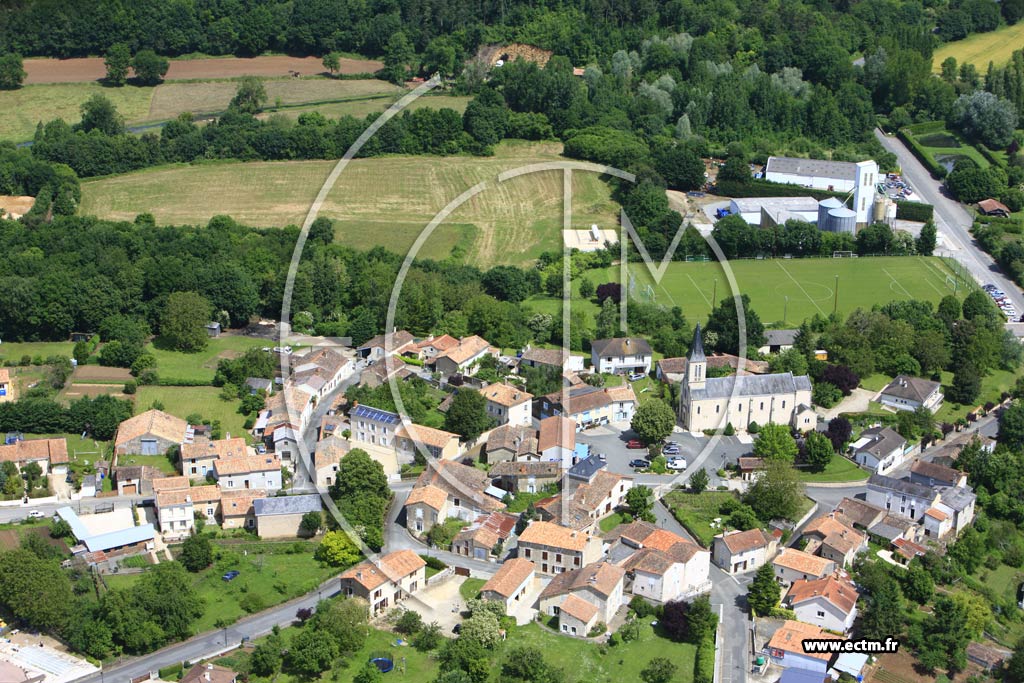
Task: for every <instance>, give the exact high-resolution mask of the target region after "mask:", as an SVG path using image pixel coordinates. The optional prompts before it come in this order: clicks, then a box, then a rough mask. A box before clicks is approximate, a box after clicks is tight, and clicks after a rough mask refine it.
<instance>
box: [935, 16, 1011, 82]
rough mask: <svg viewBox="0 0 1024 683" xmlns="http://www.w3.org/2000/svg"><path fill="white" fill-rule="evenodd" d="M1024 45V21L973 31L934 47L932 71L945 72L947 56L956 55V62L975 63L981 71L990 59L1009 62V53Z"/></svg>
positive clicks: (1003, 62)
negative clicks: (944, 65) (985, 31)
mask: <svg viewBox="0 0 1024 683" xmlns="http://www.w3.org/2000/svg"><path fill="white" fill-rule="evenodd" d="M1021 44H1024V22H1018V23H1016V24H1014V25H1013V26H1003V27H1000V28H999V29H997V30H995V31H989V32H987V33H973V34H971V35H969V36H968V37H966V38H964V39H963V40H956V41H953V42H950V43H945V44H944V45H940V46H939V47H937V48H935V53H934V54H933V55H932V71H934V72H935V73H939V72H940V71H942V62H943V61H944V60H945V59H946V58H947V57H954V58H956V62H957V65H960V64H965V63H966V64H974V65H975V66H976V67H977V68H978V71H979V72H982V71H984V70H985V69H986V68H987V67H988V63H989V62H995V64H996V66H1002V65H1003V64H1005V63H1006V62H1008V61H1010V56H1011V55H1012V54H1013V52H1014V51H1015V50H1019V49H1020V46H1021Z"/></svg>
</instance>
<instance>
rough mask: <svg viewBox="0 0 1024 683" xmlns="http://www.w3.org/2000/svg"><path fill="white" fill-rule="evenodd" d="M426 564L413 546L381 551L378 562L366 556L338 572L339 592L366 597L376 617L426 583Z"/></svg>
mask: <svg viewBox="0 0 1024 683" xmlns="http://www.w3.org/2000/svg"><path fill="white" fill-rule="evenodd" d="M426 566H427V563H426V562H424V561H423V558H421V557H420V556H419V555H417V554H416V553H415V552H413V551H412V550H398V551H396V552H393V553H388V554H387V555H383V556H381V557H380V565H379V566H378V565H374V564H373V562H371V561H369V560H366V561H364V562H360V563H359V564H357V565H355V566H354V567H350V568H349V569H346V570H345V571H344V572H343V573H342V574H341V577H340V582H341V594H342V595H344V596H345V597H348V598H352V597H358V598H362V599H363V600H366V602H367V603H369V612H370V616H371V617H375V616H377V615H378V614H380V613H381V612H383V611H386V610H388V609H390V608H391V607H395V606H397V605H398V604H399V603H401V602H402V601H403V600H405V598H407V597H409V596H410V595H412V594H413V593H415V592H416V591H418V590H419V589H420V588H422V587H423V586H425V585H426V570H425V567H426Z"/></svg>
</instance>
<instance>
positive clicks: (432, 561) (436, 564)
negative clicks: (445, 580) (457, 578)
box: [420, 555, 448, 571]
mask: <svg viewBox="0 0 1024 683" xmlns="http://www.w3.org/2000/svg"><path fill="white" fill-rule="evenodd" d="M420 557H421V558H422V559H423V561H424V562H426V563H427V566H428V567H430V568H431V569H436V570H437V571H442V570H444V569H447V568H448V565H446V564H445V563H444V562H442V561H441V560H440V559H438V558H436V557H431V556H430V555H420Z"/></svg>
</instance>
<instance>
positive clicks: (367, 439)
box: [348, 405, 402, 449]
mask: <svg viewBox="0 0 1024 683" xmlns="http://www.w3.org/2000/svg"><path fill="white" fill-rule="evenodd" d="M348 417H349V422H350V424H351V432H352V436H351V437H350V439H351V440H352V441H353V442H357V443H365V444H369V445H371V446H382V447H384V448H390V449H394V448H395V444H394V440H395V431H396V430H397V429H398V427H400V426H401V424H402V418H401V417H400V416H399V415H398V414H397V413H392V412H390V411H388V410H381V409H379V408H371V407H370V406H362V405H360V406H356V407H354V408H353V409H352V410H351V411H350V412H349V414H348Z"/></svg>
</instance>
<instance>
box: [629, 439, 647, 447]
mask: <svg viewBox="0 0 1024 683" xmlns="http://www.w3.org/2000/svg"><path fill="white" fill-rule="evenodd" d="M626 448H633V449H638V448H647V446H645V445H644V442H643V441H641V440H640V439H630V440H629V441H627V442H626Z"/></svg>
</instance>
